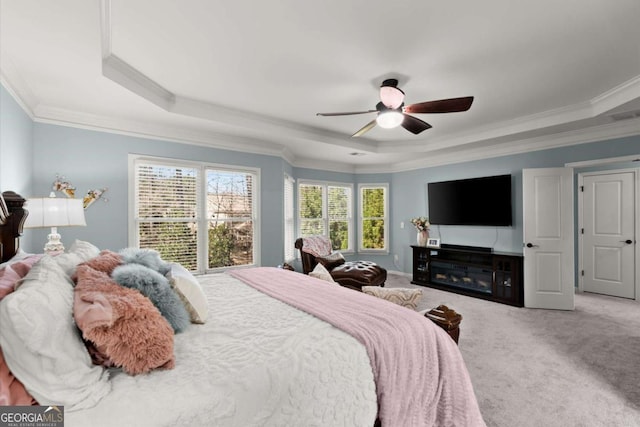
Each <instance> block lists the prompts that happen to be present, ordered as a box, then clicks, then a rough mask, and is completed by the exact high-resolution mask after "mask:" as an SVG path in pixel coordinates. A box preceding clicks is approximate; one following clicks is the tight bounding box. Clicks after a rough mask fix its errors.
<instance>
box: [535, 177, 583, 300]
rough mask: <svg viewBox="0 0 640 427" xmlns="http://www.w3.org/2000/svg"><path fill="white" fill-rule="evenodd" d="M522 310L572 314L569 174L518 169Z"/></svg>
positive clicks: (571, 188) (572, 231)
mask: <svg viewBox="0 0 640 427" xmlns="http://www.w3.org/2000/svg"><path fill="white" fill-rule="evenodd" d="M522 187H523V189H522V213H523V227H524V305H525V307H529V308H550V309H556V310H573V308H574V303H573V296H574V293H575V288H574V286H575V285H574V283H575V279H574V271H575V266H574V256H573V236H574V226H573V169H571V168H544V169H523V170H522Z"/></svg>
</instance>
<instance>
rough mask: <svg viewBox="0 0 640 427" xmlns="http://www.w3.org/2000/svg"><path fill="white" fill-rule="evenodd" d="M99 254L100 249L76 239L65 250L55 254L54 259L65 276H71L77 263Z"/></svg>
mask: <svg viewBox="0 0 640 427" xmlns="http://www.w3.org/2000/svg"><path fill="white" fill-rule="evenodd" d="M99 254H100V249H98V248H97V247H95V246H94V245H92V244H91V243H89V242H84V241H82V240H76V241H75V242H73V244H72V245H71V247H70V248H69V250H68V251H67V252H65V253H62V254H60V255H56V256H55V257H54V259H55V260H56V262H57V263H58V265H59V266H60V267H62V269H63V270H64V272H65V273H66V274H67V276H71V275H72V274H73V273H74V272H75V271H76V267H77V266H78V264H80V263H82V262H85V261H89V260H90V259H91V258H95V257H97V256H98V255H99Z"/></svg>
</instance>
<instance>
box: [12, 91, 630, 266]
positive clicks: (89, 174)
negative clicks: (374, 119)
mask: <svg viewBox="0 0 640 427" xmlns="http://www.w3.org/2000/svg"><path fill="white" fill-rule="evenodd" d="M0 108H1V111H0V112H1V113H2V114H0V189H2V190H7V189H11V190H14V191H18V192H19V193H20V194H22V195H23V196H26V197H29V196H36V195H39V196H42V195H46V194H48V193H49V191H50V190H51V184H52V182H53V181H54V179H55V176H56V174H57V173H59V174H61V175H64V176H65V177H66V178H67V179H68V180H69V181H70V182H71V183H72V184H74V185H75V186H76V187H77V191H78V192H79V193H80V194H83V193H84V192H86V191H87V190H89V189H93V188H102V187H105V186H106V187H108V188H109V190H108V191H107V192H106V193H105V197H106V198H107V199H108V200H109V201H108V202H107V203H102V202H100V201H98V202H97V203H96V204H94V205H93V206H91V207H90V208H89V209H88V210H87V211H86V215H87V223H88V226H87V227H84V228H80V227H75V228H69V229H64V230H61V231H62V236H63V241H64V243H65V244H66V245H67V246H68V245H70V243H71V242H72V241H73V240H74V239H76V238H79V239H84V240H89V241H92V242H94V243H96V244H97V245H98V246H99V247H101V248H109V249H113V250H117V249H120V248H123V247H126V246H128V239H127V220H128V211H127V200H128V196H127V194H128V154H129V153H135V154H143V155H149V156H158V157H170V158H177V159H185V160H196V161H205V162H211V163H222V164H230V165H238V166H248V167H254V168H259V169H260V171H261V194H260V197H261V206H260V212H261V217H262V227H261V236H260V239H261V240H260V243H261V248H260V249H261V257H262V259H261V261H262V265H278V264H281V263H282V252H283V249H282V248H283V244H284V242H283V234H284V231H283V230H284V226H283V174H284V173H285V172H286V173H288V174H290V175H292V176H293V177H294V178H295V179H296V180H300V179H311V180H321V181H330V182H344V183H353V184H354V190H357V184H358V183H389V188H390V227H389V230H390V236H389V237H390V248H391V250H390V253H389V255H364V254H363V255H354V256H353V257H351V258H355V257H357V258H360V259H369V260H372V261H375V262H378V263H380V264H381V265H382V266H384V267H386V268H387V269H390V270H400V271H404V272H407V273H409V272H410V271H411V247H410V245H412V244H414V243H415V241H416V232H415V230H414V229H413V227H412V226H411V224H410V222H409V221H410V219H411V218H412V217H415V216H422V215H427V212H428V207H427V203H426V184H427V183H428V182H434V181H443V180H450V179H461V178H471V177H479V176H489V175H499V174H507V173H508V174H511V175H512V188H513V190H512V191H513V218H514V225H513V226H512V227H455V226H434V227H433V228H432V230H431V235H432V236H433V237H440V238H441V239H442V242H444V243H452V244H462V245H473V246H491V247H493V248H494V249H495V250H498V251H507V252H521V251H522V169H523V168H540V167H559V166H564V165H565V164H566V163H569V162H578V161H585V160H593V159H600V158H607V157H618V156H626V155H638V154H640V136H634V137H628V138H621V139H616V140H610V141H603V142H596V143H589V144H582V145H576V146H571V147H563V148H557V149H551V150H544V151H535V152H531V153H524V154H518V155H512V156H504V157H498V158H492V159H485V160H478V161H473V162H466V163H460V164H453V165H447V166H438V167H431V168H424V169H419V170H413V171H406V172H397V173H384V174H350V173H339V172H330V171H322V170H317V169H308V168H297V167H292V166H291V165H290V164H289V163H287V162H286V161H284V160H282V159H281V158H279V157H275V156H265V155H257V154H250V153H242V152H236V151H230V150H219V149H214V148H206V147H200V146H192V145H185V144H179V143H173V142H167V141H160V140H152V139H145V138H136V137H131V136H124V135H117V134H110V133H105V132H96V131H89V130H83V129H78V128H70V127H64V126H56V125H48V124H42V123H33V122H32V121H31V119H30V118H29V116H28V115H26V114H25V113H24V111H23V110H22V109H21V108H20V106H19V105H18V104H17V103H16V102H15V101H14V100H13V98H12V97H11V95H10V94H9V93H8V92H7V91H6V90H5V89H4V87H0ZM619 166H620V165H610V166H606V167H604V168H611V169H613V168H616V167H619ZM622 166H625V167H637V166H638V164H637V163H632V164H629V163H628V164H626V165H622ZM592 169H593V168H590V169H588V168H583V169H578V170H576V173H578V172H581V171H586V170H592ZM598 169H599V170H600V169H602V167H599V168H598ZM356 193H357V191H356ZM356 207H357V194H356V195H355V197H354V212H357V211H355V209H356ZM481 208H482V207H481V206H472V207H470V209H481ZM401 223H404V228H401ZM46 234H47V232H46V231H45V230H25V238H24V239H23V241H22V244H23V247H24V248H25V249H27V250H32V251H39V250H40V249H41V246H40V243H42V244H43V243H44V241H45V240H46ZM32 236H33V240H34V241H35V242H38V244H33V245H31V244H30V242H31V237H32ZM394 256H397V257H398V262H395V261H394Z"/></svg>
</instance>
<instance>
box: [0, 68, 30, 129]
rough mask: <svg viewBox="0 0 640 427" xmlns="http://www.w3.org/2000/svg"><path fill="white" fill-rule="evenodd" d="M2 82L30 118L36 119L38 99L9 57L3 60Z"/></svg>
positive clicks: (0, 80)
mask: <svg viewBox="0 0 640 427" xmlns="http://www.w3.org/2000/svg"><path fill="white" fill-rule="evenodd" d="M0 83H1V84H2V86H4V88H5V89H6V90H7V92H9V94H10V95H11V97H12V98H13V99H14V100H15V101H16V103H17V104H18V105H19V106H20V108H22V110H23V111H24V112H25V113H26V114H27V115H28V116H29V118H30V119H31V120H34V118H35V114H34V112H33V108H34V107H35V106H36V105H38V100H37V98H36V97H35V96H34V95H33V92H31V90H30V89H29V86H27V84H26V83H25V81H24V80H23V79H22V77H20V74H19V73H18V72H16V71H15V68H14V67H13V65H12V64H11V61H10V60H9V59H8V58H3V60H2V69H0Z"/></svg>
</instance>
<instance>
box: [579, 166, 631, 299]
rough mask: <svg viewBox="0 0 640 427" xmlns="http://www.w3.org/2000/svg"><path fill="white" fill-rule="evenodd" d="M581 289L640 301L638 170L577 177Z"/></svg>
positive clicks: (588, 173)
mask: <svg viewBox="0 0 640 427" xmlns="http://www.w3.org/2000/svg"><path fill="white" fill-rule="evenodd" d="M578 190H579V193H578V195H579V197H578V212H579V214H578V218H579V228H578V232H579V234H578V236H579V252H580V258H579V259H580V266H579V289H580V290H581V291H584V292H593V293H598V294H604V295H610V296H616V297H622V298H630V299H638V296H639V295H638V289H637V287H638V286H637V276H638V271H637V269H638V253H637V249H636V248H637V242H636V230H637V228H638V226H639V224H638V219H637V217H638V197H637V191H638V170H636V169H620V170H608V171H601V172H587V173H581V174H579V175H578Z"/></svg>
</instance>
